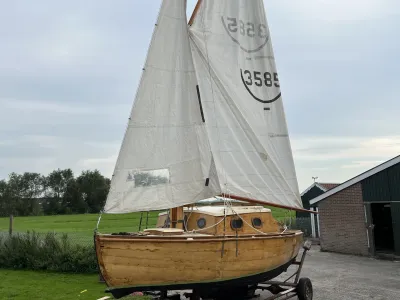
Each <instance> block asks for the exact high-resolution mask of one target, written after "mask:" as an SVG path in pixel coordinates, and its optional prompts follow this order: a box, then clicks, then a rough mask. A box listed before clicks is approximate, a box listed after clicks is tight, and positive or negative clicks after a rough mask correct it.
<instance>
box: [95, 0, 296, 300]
mask: <svg viewBox="0 0 400 300" xmlns="http://www.w3.org/2000/svg"><path fill="white" fill-rule="evenodd" d="M216 196H219V198H216V199H219V201H220V204H219V205H215V204H214V205H211V204H210V205H198V203H199V201H200V202H201V200H204V199H208V198H210V197H211V198H213V197H216ZM234 200H239V201H241V203H240V205H237V204H235V203H234V202H235V201H234ZM196 204H197V205H196ZM266 205H272V206H277V207H284V208H288V209H293V210H303V208H302V204H301V200H300V195H299V191H298V186H297V178H296V174H295V169H294V163H293V157H292V151H291V147H290V141H289V137H288V130H287V126H286V121H285V115H284V110H283V103H282V98H281V92H280V85H279V80H278V75H277V71H276V67H275V60H274V56H273V51H272V45H271V38H270V34H269V29H268V25H267V21H266V17H265V12H264V6H263V1H262V0H252V1H247V0H218V1H213V0H203V1H199V3H198V4H197V6H196V9H195V12H194V14H193V16H192V18H191V20H190V22H189V26H188V24H187V19H186V1H185V0H174V1H171V0H164V1H162V5H161V8H160V12H159V16H158V20H157V23H156V26H155V30H154V33H153V37H152V41H151V44H150V48H149V51H148V57H147V60H146V64H145V67H144V70H143V75H142V78H141V82H140V85H139V88H138V92H137V95H136V99H135V101H134V105H133V109H132V112H131V115H130V118H129V123H128V127H127V130H126V133H125V136H124V139H123V142H122V146H121V150H120V153H119V156H118V160H117V163H116V167H115V171H114V174H113V177H112V182H111V188H110V192H109V195H108V198H107V201H106V205H105V208H104V213H110V214H113V213H114V214H118V213H129V212H138V211H150V210H166V211H165V212H162V213H160V215H159V219H158V223H157V226H156V228H150V229H147V230H145V231H144V232H136V233H134V232H132V233H129V234H124V235H122V234H102V233H99V232H97V231H96V233H95V246H96V253H97V258H98V263H99V268H100V271H101V274H102V276H103V278H104V280H105V281H106V283H107V285H108V287H109V290H110V291H111V293H112V294H113V295H114V297H116V298H120V297H122V296H125V295H127V294H130V293H132V292H134V291H143V290H172V289H196V290H197V291H198V294H199V295H203V296H210V294H211V295H212V293H213V292H212V291H216V290H218V291H220V290H223V289H225V288H231V287H232V286H236V287H242V286H248V285H252V284H256V283H258V282H261V281H264V280H268V279H271V278H274V277H276V276H278V275H279V274H280V273H281V272H283V271H285V270H286V269H287V267H288V266H289V265H290V264H291V263H292V262H293V260H294V259H295V258H296V256H297V254H298V252H299V249H300V247H301V244H302V240H303V233H302V232H301V231H299V230H287V229H285V228H283V227H282V226H281V225H280V224H278V222H277V221H276V220H275V219H274V218H273V216H272V214H271V210H270V209H268V208H265V207H264V206H266Z"/></svg>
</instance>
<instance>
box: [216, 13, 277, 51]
mask: <svg viewBox="0 0 400 300" xmlns="http://www.w3.org/2000/svg"><path fill="white" fill-rule="evenodd" d="M221 21H222V24H223V26H224V28H225V30H226V32H227V33H228V35H229V37H230V38H231V39H232V41H233V42H235V43H236V44H238V45H239V47H240V49H242V50H243V51H244V52H246V53H254V52H257V51H260V50H261V49H262V48H264V47H265V45H266V44H267V43H268V40H269V36H268V31H267V26H266V25H265V24H257V23H254V22H249V21H244V20H240V19H238V18H231V17H223V16H222V17H221ZM242 38H245V39H246V44H249V43H248V41H249V40H248V39H251V41H252V43H250V44H254V46H251V48H250V47H249V45H243V44H244V43H241V41H240V40H241V39H242Z"/></svg>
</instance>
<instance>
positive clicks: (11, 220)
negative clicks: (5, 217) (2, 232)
mask: <svg viewBox="0 0 400 300" xmlns="http://www.w3.org/2000/svg"><path fill="white" fill-rule="evenodd" d="M13 225H14V216H13V215H10V227H9V229H8V232H9V234H10V235H12V233H13Z"/></svg>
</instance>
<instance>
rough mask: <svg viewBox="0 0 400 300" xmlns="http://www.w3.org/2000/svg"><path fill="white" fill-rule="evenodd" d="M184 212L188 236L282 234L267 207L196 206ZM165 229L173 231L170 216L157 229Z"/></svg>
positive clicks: (163, 216) (161, 217)
mask: <svg viewBox="0 0 400 300" xmlns="http://www.w3.org/2000/svg"><path fill="white" fill-rule="evenodd" d="M225 210H226V212H225ZM183 212H184V226H183V228H184V231H187V232H195V233H201V234H210V235H224V234H225V235H236V234H257V233H260V232H258V231H261V232H263V233H266V232H268V233H276V232H280V231H281V226H280V225H279V223H278V222H277V221H276V220H275V219H274V218H273V216H272V213H271V210H270V209H268V208H265V207H263V206H233V207H225V206H223V205H220V206H194V207H184V208H183ZM225 213H226V219H225V220H224V215H225ZM165 227H167V228H169V227H170V224H169V214H168V212H162V213H160V214H159V215H158V220H157V228H165ZM177 232H178V231H177Z"/></svg>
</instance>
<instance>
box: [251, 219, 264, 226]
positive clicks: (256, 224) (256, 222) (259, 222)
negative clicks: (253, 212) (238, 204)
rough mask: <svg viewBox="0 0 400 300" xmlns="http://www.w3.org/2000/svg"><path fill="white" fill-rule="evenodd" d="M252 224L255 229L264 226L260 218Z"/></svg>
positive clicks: (253, 220) (252, 221)
mask: <svg viewBox="0 0 400 300" xmlns="http://www.w3.org/2000/svg"><path fill="white" fill-rule="evenodd" d="M251 224H253V227H255V228H260V227H261V226H262V221H261V219H260V218H253V219H252V220H251Z"/></svg>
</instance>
